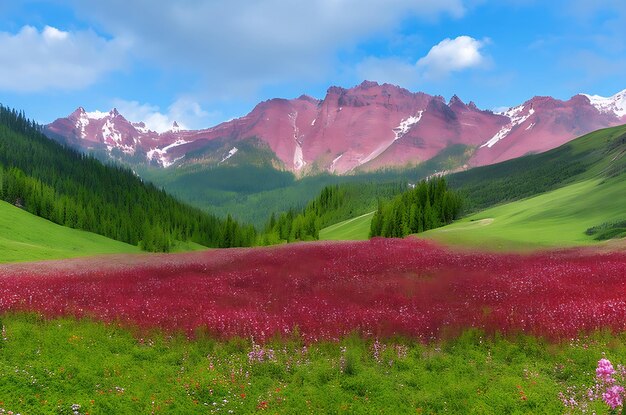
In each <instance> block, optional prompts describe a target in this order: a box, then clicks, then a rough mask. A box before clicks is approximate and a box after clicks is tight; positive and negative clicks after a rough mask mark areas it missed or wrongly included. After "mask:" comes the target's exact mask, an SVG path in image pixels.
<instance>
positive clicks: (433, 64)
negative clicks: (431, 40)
mask: <svg viewBox="0 0 626 415" xmlns="http://www.w3.org/2000/svg"><path fill="white" fill-rule="evenodd" d="M488 42H489V39H484V40H476V39H474V38H472V37H469V36H459V37H457V38H455V39H450V38H446V39H444V40H442V41H441V42H439V43H438V44H437V45H435V46H433V47H432V48H431V49H430V51H429V52H428V54H427V55H426V56H424V57H423V58H421V59H420V60H418V61H417V66H418V68H420V69H422V70H423V71H424V75H425V76H426V77H427V78H443V77H445V76H447V75H448V74H449V73H451V72H457V71H462V70H465V69H469V68H476V67H482V66H485V65H486V64H487V63H488V59H487V58H486V57H485V55H483V54H482V53H481V49H482V48H483V47H484V46H485V44H487V43H488Z"/></svg>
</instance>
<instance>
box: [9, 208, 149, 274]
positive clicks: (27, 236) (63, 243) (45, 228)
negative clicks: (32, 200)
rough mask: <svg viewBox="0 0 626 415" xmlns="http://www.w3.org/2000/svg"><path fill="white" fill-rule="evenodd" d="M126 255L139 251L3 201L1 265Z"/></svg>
mask: <svg viewBox="0 0 626 415" xmlns="http://www.w3.org/2000/svg"><path fill="white" fill-rule="evenodd" d="M125 252H139V248H137V247H135V246H132V245H128V244H125V243H123V242H118V241H115V240H113V239H109V238H106V237H104V236H101V235H96V234H95V233H90V232H85V231H81V230H76V229H70V228H66V227H64V226H60V225H57V224H55V223H52V222H50V221H47V220H45V219H42V218H40V217H38V216H34V215H31V214H30V213H28V212H25V211H23V210H21V209H18V208H16V207H15V206H12V205H10V204H8V203H6V202H2V201H0V262H13V261H37V260H43V259H58V258H69V257H76V256H85V255H95V254H108V253H125Z"/></svg>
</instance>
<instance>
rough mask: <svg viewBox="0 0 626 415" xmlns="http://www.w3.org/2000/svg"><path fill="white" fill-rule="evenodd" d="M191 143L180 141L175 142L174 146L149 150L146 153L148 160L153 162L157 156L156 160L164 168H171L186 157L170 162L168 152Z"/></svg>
mask: <svg viewBox="0 0 626 415" xmlns="http://www.w3.org/2000/svg"><path fill="white" fill-rule="evenodd" d="M190 142H191V141H186V140H183V139H178V140H176V141H174V142H173V143H172V144H170V145H167V146H165V147H163V148H153V149H151V150H149V151H148V152H147V153H146V159H147V160H148V161H150V160H153V159H154V158H155V156H156V160H157V161H158V162H160V163H161V165H162V166H163V167H169V166H171V165H172V164H174V163H176V162H177V161H178V160H181V159H182V158H184V157H185V156H184V155H182V156H180V157H178V158H175V159H173V160H168V159H167V152H168V151H169V150H170V149H172V148H174V147H178V146H182V145H183V144H187V143H190Z"/></svg>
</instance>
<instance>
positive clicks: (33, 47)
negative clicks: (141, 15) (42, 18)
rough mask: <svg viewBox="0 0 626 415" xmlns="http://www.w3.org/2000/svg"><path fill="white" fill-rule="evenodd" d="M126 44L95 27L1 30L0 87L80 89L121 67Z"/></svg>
mask: <svg viewBox="0 0 626 415" xmlns="http://www.w3.org/2000/svg"><path fill="white" fill-rule="evenodd" d="M126 46H127V45H125V44H124V43H123V42H121V41H118V40H107V39H104V38H102V37H99V36H98V35H96V34H95V33H93V32H92V31H80V32H65V31H62V30H59V29H57V28H55V27H51V26H46V27H44V28H43V29H42V30H41V31H40V30H38V29H36V28H35V27H32V26H24V27H22V29H21V30H20V31H19V32H18V33H15V34H12V33H7V32H0V90H6V91H14V92H38V91H43V90H48V89H57V90H72V89H81V88H83V87H85V86H88V85H91V84H93V83H94V82H96V81H97V80H98V79H100V78H101V77H102V76H103V75H104V74H106V73H108V72H111V71H113V70H116V69H119V68H120V67H122V65H123V62H124V56H125V50H126Z"/></svg>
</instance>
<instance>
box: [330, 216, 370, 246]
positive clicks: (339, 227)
mask: <svg viewBox="0 0 626 415" xmlns="http://www.w3.org/2000/svg"><path fill="white" fill-rule="evenodd" d="M372 216H374V212H370V213H366V214H365V215H361V216H357V217H356V218H352V219H348V220H345V221H343V222H339V223H336V224H334V225H331V226H329V227H327V228H324V229H322V230H321V231H320V239H321V240H323V241H350V240H352V241H358V240H363V239H367V237H368V235H369V232H370V222H371V221H372Z"/></svg>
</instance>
